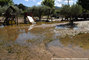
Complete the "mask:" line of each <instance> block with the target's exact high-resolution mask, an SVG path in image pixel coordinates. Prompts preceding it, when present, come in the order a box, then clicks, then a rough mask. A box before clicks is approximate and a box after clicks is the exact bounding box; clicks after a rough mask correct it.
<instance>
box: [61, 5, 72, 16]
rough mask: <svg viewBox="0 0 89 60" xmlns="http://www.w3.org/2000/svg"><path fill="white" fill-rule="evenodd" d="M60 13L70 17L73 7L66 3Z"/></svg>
mask: <svg viewBox="0 0 89 60" xmlns="http://www.w3.org/2000/svg"><path fill="white" fill-rule="evenodd" d="M60 14H61V15H63V16H65V17H68V16H70V14H71V8H70V6H69V5H64V6H63V7H62V8H61V9H60Z"/></svg>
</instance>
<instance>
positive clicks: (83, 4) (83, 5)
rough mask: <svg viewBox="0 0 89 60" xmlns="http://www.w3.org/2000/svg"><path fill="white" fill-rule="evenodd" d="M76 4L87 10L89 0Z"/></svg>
mask: <svg viewBox="0 0 89 60" xmlns="http://www.w3.org/2000/svg"><path fill="white" fill-rule="evenodd" d="M78 4H80V5H81V6H82V7H83V8H84V9H86V10H89V0H78Z"/></svg>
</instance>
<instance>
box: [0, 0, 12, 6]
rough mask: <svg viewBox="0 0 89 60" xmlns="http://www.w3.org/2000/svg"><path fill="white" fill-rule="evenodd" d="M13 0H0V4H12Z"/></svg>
mask: <svg viewBox="0 0 89 60" xmlns="http://www.w3.org/2000/svg"><path fill="white" fill-rule="evenodd" d="M12 4H13V0H0V6H5V5H12Z"/></svg>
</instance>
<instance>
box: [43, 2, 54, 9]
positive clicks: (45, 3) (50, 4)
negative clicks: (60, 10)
mask: <svg viewBox="0 0 89 60" xmlns="http://www.w3.org/2000/svg"><path fill="white" fill-rule="evenodd" d="M42 5H45V6H48V7H50V8H53V7H54V0H43V1H42Z"/></svg>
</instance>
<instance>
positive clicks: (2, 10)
mask: <svg viewBox="0 0 89 60" xmlns="http://www.w3.org/2000/svg"><path fill="white" fill-rule="evenodd" d="M7 8H8V6H3V7H1V6H0V16H2V14H3V13H5V11H6V10H7Z"/></svg>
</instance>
